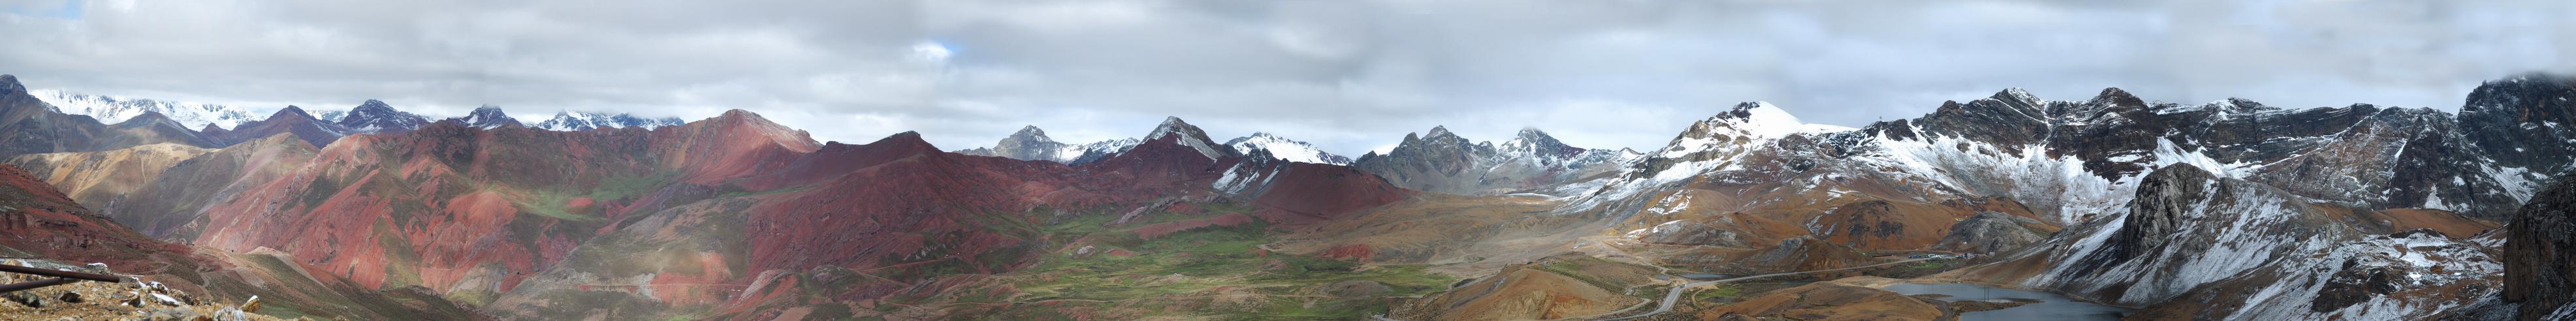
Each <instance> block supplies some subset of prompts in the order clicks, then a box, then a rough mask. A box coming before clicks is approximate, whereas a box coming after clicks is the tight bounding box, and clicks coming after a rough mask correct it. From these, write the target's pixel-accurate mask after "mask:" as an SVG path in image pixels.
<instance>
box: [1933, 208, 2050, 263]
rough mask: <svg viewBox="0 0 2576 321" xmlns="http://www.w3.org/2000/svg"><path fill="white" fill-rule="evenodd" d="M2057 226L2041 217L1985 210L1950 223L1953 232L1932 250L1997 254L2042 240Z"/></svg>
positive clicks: (1943, 237)
mask: <svg viewBox="0 0 2576 321" xmlns="http://www.w3.org/2000/svg"><path fill="white" fill-rule="evenodd" d="M2056 231H2057V227H2055V226H2049V225H2048V223H2044V222H2040V221H2039V220H2038V219H2033V218H2029V217H2022V216H2017V215H2012V214H2004V213H2002V212H1981V213H1977V216H1971V217H1968V219H1967V220H1963V221H1959V223H1957V224H1952V225H1950V234H1949V235H1947V236H1942V237H1941V242H1940V243H1939V244H1934V245H1933V246H1932V249H1936V250H1943V251H1951V252H1960V253H1985V254H1991V253H1997V252H2005V251H2011V250H2013V249H2018V248H2021V246H2023V245H2029V244H2030V243H2034V242H2039V239H2041V238H2045V237H2048V233H2051V232H2056Z"/></svg>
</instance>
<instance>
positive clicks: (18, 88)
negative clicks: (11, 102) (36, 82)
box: [0, 75, 27, 94]
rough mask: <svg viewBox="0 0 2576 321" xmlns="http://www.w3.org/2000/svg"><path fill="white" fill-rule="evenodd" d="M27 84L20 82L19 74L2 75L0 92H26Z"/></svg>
mask: <svg viewBox="0 0 2576 321" xmlns="http://www.w3.org/2000/svg"><path fill="white" fill-rule="evenodd" d="M26 92H27V86H26V85H19V84H18V76H17V75H0V94H17V93H26Z"/></svg>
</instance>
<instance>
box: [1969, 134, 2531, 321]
mask: <svg viewBox="0 0 2576 321" xmlns="http://www.w3.org/2000/svg"><path fill="white" fill-rule="evenodd" d="M2141 182H2142V184H2141V186H2139V187H2138V188H2137V191H2136V195H2135V198H2134V199H2133V200H2132V201H2131V202H2129V204H2128V205H2127V206H2126V209H2125V210H2126V211H2125V213H2124V214H2122V215H2120V216H2117V217H2111V218H2106V219H2103V220H2097V221H2093V222H2088V223H2087V224H2085V225H2083V226H2078V227H2074V228H2070V229H2068V230H2067V231H2064V232H2060V233H2057V235H2055V236H2052V237H2050V238H2048V239H2046V240H2043V241H2041V242H2039V243H2035V244H2032V245H2029V246H2024V247H2022V248H2021V249H2020V250H2018V251H2014V252H2012V253H2009V254H2005V255H2004V256H2005V257H2006V258H2005V259H2004V261H2003V262H2000V263H1995V264H1991V265H1985V266H1979V267H1975V268H1970V269H1965V270H1962V271H1953V272H1952V273H1954V275H1957V277H1959V278H1961V279H1966V280H1974V281H1978V282H1994V284H2007V285H2015V286H2018V287H2025V288H2037V289H2048V290H2051V291H2053V292H2060V293H2066V294H2068V295H2069V296H2073V297H2079V298H2085V299H2088V300H2096V301H2099V302H2105V303H2110V304H2115V305H2124V306H2138V307H2144V309H2143V310H2141V311H2140V312H2139V314H2134V315H2133V316H2138V317H2148V318H2177V319H2328V318H2340V319H2346V320H2389V319H2409V318H2416V317H2422V316H2426V315H2434V314H2439V313H2445V312H2454V311H2455V310H2454V309H2459V308H2461V307H2465V306H2472V305H2473V304H2475V303H2476V302H2478V300H2479V298H2482V297H2485V296H2489V295H2493V294H2494V292H2495V291H2497V289H2498V285H2497V284H2495V283H2496V281H2497V278H2498V277H2497V275H2496V272H2500V271H2502V267H2501V266H2500V265H2499V264H2497V261H2496V260H2497V259H2499V258H2498V257H2497V255H2498V254H2499V253H2497V252H2496V249H2495V245H2496V244H2495V242H2494V241H2493V240H2491V239H2489V238H2490V237H2491V236H2477V237H2476V238H2463V237H2469V235H2460V236H2452V235H2447V234H2444V233H2442V232H2439V231H2436V230H2435V229H2431V228H2421V229H2413V230H2407V231H2401V232H2397V233H2394V234H2386V235H2373V234H2369V233H2365V232H2362V231H2361V230H2360V229H2359V228H2356V226H2355V225H2354V224H2347V223H2345V222H2346V221H2349V220H2348V217H2345V216H2346V215H2349V214H2350V213H2351V212H2352V211H2354V209H2351V208H2346V207H2340V206H2335V205H2332V204H2320V203H2311V202H2310V201H2308V200H2307V199H2306V198H2303V197H2299V196H2296V195H2293V194H2291V193H2290V192H2288V191H2287V190H2283V189H2279V188H2273V187H2271V186H2268V185H2264V184H2261V183H2257V182H2253V181H2249V180H2243V179H2236V178H2227V177H2221V176H2218V174H2216V173H2213V172H2210V171H2206V170H2202V169H2200V168H2199V167H2197V166H2194V165H2190V164H2175V165H2168V166H2165V167H2163V168H2160V169H2156V170H2153V171H2151V174H2150V175H2148V176H2147V177H2146V179H2144V180H2142V181H2141ZM2412 214H2421V213H2415V212H2400V213H2379V214H2378V215H2397V216H2404V215H2412ZM2394 221H2411V222H2439V221H2449V224H2450V225H2456V224H2476V221H2474V220H2471V219H2467V218H2463V217H2457V216H2448V217H2404V218H2398V219H2395V220H2394ZM2375 224H2396V222H2378V223H2375ZM2365 225H2368V224H2365Z"/></svg>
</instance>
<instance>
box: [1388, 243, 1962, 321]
mask: <svg viewBox="0 0 2576 321" xmlns="http://www.w3.org/2000/svg"><path fill="white" fill-rule="evenodd" d="M1923 260H1933V259H1930V258H1922V259H1908V260H1904V261H1896V262H1887V263H1879V264H1871V265H1862V266H1854V267H1847V268H1840V269H1831V270H1815V271H1804V272H1788V273H1772V274H1763V275H1755V276H1747V277H1740V278H1733V279H1725V280H1716V281H1706V282H1699V283H1690V284H1683V285H1682V286H1680V287H1675V288H1673V289H1672V290H1667V291H1664V306H1663V307H1660V308H1655V312H1646V314H1639V315H1631V316H1624V317H1616V318H1608V319H1593V320H1592V321H1610V320H1626V319H1635V318H1643V317H1650V316H1654V315H1657V314H1663V313H1664V312H1671V311H1672V310H1673V301H1679V300H1681V299H1682V292H1689V291H1687V290H1689V289H1690V288H1694V287H1699V286H1702V285H1710V284H1718V283H1726V282H1735V281H1742V280H1750V279H1759V278H1767V277H1774V276H1783V275H1799V274H1807V273H1816V272H1833V271H1841V270H1850V269H1864V268H1872V267H1880V266H1887V265H1895V264H1903V263H1907V262H1916V261H1923ZM1611 313H1618V312H1611ZM1369 318H1372V319H1377V320H1378V321H1404V320H1397V319H1392V318H1387V317H1386V315H1384V314H1379V315H1371V316H1369Z"/></svg>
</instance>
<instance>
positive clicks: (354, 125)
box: [334, 99, 429, 134]
mask: <svg viewBox="0 0 2576 321" xmlns="http://www.w3.org/2000/svg"><path fill="white" fill-rule="evenodd" d="M334 124H335V125H340V127H344V128H348V129H349V131H350V132H351V133H358V134H401V133H406V132H411V131H413V130H419V129H420V126H421V125H428V124H429V118H426V117H421V116H420V115H417V114H412V113H409V112H404V111H401V110H395V109H394V107H393V106H389V105H385V102H382V101H376V100H374V99H368V100H367V102H366V103H361V104H358V107H356V108H350V109H349V115H348V116H344V117H341V118H340V120H339V121H337V122H336V123H334Z"/></svg>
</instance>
